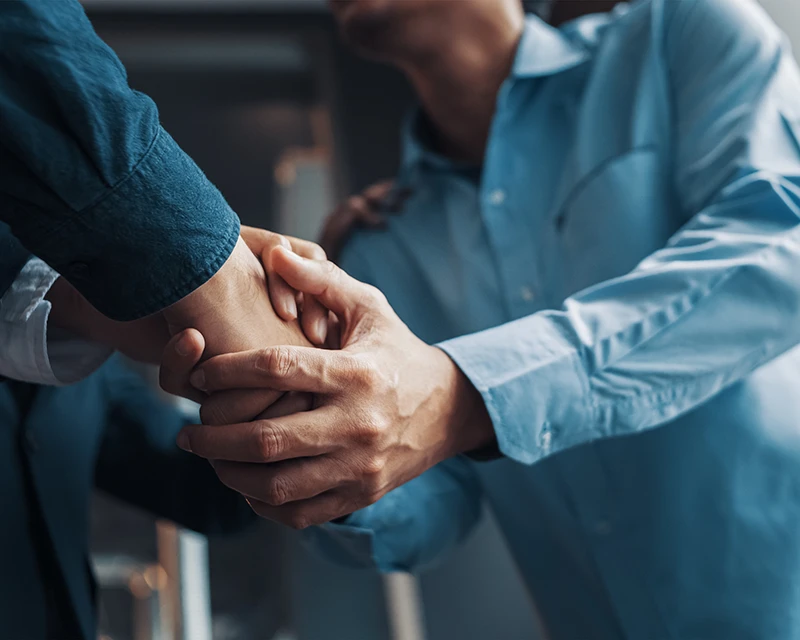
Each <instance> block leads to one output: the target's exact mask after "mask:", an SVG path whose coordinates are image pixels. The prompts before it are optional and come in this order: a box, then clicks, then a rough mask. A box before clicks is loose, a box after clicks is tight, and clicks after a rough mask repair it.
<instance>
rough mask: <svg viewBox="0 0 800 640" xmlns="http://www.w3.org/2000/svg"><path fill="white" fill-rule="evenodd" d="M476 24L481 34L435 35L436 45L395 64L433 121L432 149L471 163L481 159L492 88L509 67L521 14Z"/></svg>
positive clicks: (491, 107) (519, 33) (493, 101)
mask: <svg viewBox="0 0 800 640" xmlns="http://www.w3.org/2000/svg"><path fill="white" fill-rule="evenodd" d="M481 27H482V32H481V33H469V32H466V31H465V32H464V33H462V36H463V37H461V38H453V37H447V38H440V39H439V40H440V41H441V42H442V43H443V44H442V45H441V46H437V50H435V51H434V50H430V51H428V52H426V54H425V55H424V56H419V57H418V58H417V59H415V60H414V61H412V62H409V63H407V64H401V65H400V66H401V68H402V69H403V70H404V71H405V73H406V75H407V76H408V78H409V80H410V81H411V83H412V84H413V85H414V87H415V89H416V92H417V96H418V97H419V99H420V102H421V103H422V108H423V110H424V112H425V115H426V116H427V117H428V120H429V121H430V124H431V125H432V129H433V131H434V142H435V144H436V146H437V150H438V151H439V152H440V153H442V154H444V155H446V156H447V157H449V158H452V159H454V160H460V161H465V162H471V163H475V164H479V163H482V162H483V156H484V153H485V150H486V143H487V141H488V138H489V130H490V128H491V124H492V118H493V117H494V111H495V105H496V103H497V93H498V91H499V90H500V87H501V85H502V84H503V82H504V81H505V79H506V78H507V77H508V74H509V73H510V71H511V68H512V66H513V63H514V58H515V55H516V50H517V46H518V44H519V40H520V37H521V36H522V30H523V28H524V18H522V17H521V16H519V17H518V16H507V17H506V18H505V19H503V20H498V21H497V23H496V24H486V25H481ZM451 33H452V31H451Z"/></svg>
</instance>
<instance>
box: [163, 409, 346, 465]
mask: <svg viewBox="0 0 800 640" xmlns="http://www.w3.org/2000/svg"><path fill="white" fill-rule="evenodd" d="M336 417H337V412H334V411H332V410H331V409H330V408H328V407H324V408H321V409H317V410H315V411H310V412H306V413H296V414H294V415H290V416H286V417H283V418H277V419H275V420H256V421H255V422H247V423H244V424H231V425H226V426H207V425H189V426H186V427H184V428H183V429H182V430H181V432H180V433H179V434H178V438H177V444H178V446H179V447H180V448H181V449H183V450H184V451H189V452H190V453H193V454H195V455H197V456H199V457H201V458H206V459H208V460H229V461H231V462H252V463H265V462H279V461H281V460H290V459H292V458H307V457H313V456H319V455H324V454H326V453H330V452H332V451H334V450H336V449H338V448H339V445H338V443H337V442H335V441H334V439H333V431H335V430H333V429H331V428H330V426H331V425H332V424H335V423H334V422H333V420H334V419H335V418H336Z"/></svg>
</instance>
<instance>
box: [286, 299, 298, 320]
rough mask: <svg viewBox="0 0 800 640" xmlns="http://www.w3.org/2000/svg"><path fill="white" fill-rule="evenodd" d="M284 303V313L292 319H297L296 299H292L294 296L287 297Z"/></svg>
mask: <svg viewBox="0 0 800 640" xmlns="http://www.w3.org/2000/svg"><path fill="white" fill-rule="evenodd" d="M284 305H285V306H286V315H288V316H289V317H290V318H291V319H292V320H297V301H296V300H295V299H294V296H292V297H291V298H287V300H286V302H284Z"/></svg>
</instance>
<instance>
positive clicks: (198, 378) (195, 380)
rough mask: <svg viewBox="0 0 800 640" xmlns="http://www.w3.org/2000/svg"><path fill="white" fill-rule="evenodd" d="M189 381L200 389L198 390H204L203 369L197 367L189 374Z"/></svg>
mask: <svg viewBox="0 0 800 640" xmlns="http://www.w3.org/2000/svg"><path fill="white" fill-rule="evenodd" d="M189 382H191V384H192V386H193V387H194V388H195V389H200V391H205V390H206V374H205V371H203V370H202V369H199V370H198V371H195V372H194V373H193V374H192V375H191V376H189Z"/></svg>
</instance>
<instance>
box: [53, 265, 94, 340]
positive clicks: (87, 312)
mask: <svg viewBox="0 0 800 640" xmlns="http://www.w3.org/2000/svg"><path fill="white" fill-rule="evenodd" d="M45 300H47V301H48V302H49V303H50V314H49V316H48V320H47V323H48V325H49V326H51V327H55V328H58V329H62V330H64V331H67V332H69V333H71V334H72V335H74V336H76V337H78V338H83V339H86V340H93V339H95V338H96V334H97V333H98V331H99V329H98V327H99V325H100V324H101V323H102V321H103V320H104V319H105V316H103V315H102V314H101V313H100V312H99V311H97V309H95V308H94V307H93V306H92V305H90V304H89V302H88V301H87V300H86V298H84V297H83V296H82V295H81V294H80V292H79V291H78V290H77V289H76V288H75V287H73V286H72V285H71V284H70V283H69V282H67V281H66V280H65V279H64V278H63V277H59V278H58V279H57V280H56V281H55V282H54V283H53V286H52V287H50V290H49V291H48V292H47V295H46V296H45Z"/></svg>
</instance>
